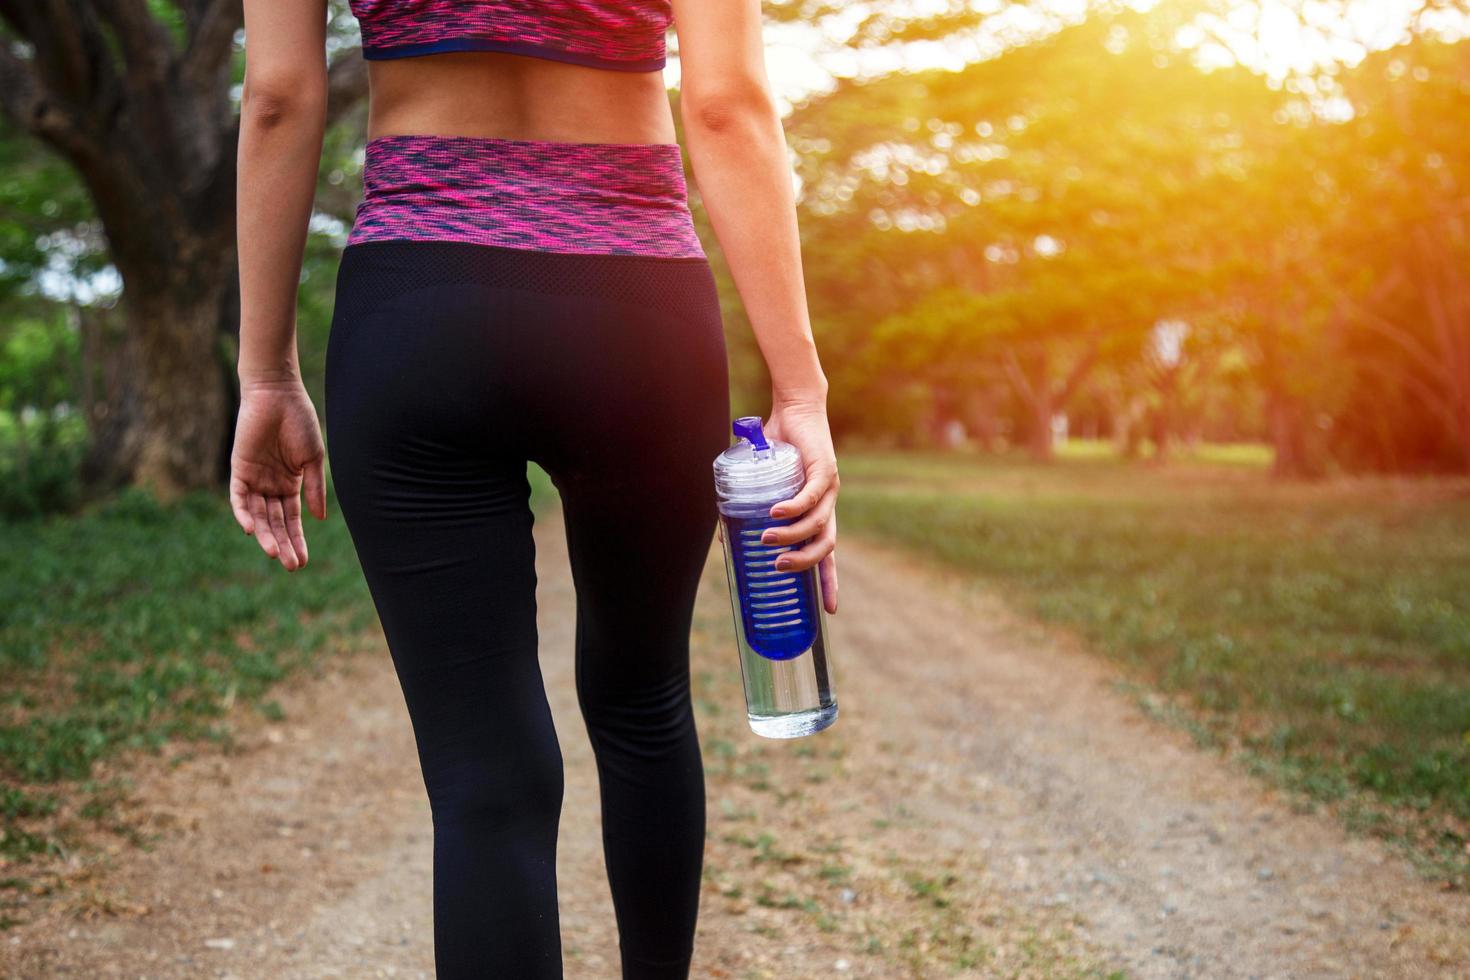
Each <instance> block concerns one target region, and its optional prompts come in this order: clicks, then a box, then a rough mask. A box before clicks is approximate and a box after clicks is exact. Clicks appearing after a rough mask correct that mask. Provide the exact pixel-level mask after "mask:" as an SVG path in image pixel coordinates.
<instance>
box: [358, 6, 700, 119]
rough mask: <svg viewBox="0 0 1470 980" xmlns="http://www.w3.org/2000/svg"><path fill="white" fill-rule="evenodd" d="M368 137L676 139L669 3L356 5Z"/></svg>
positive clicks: (670, 9) (670, 10) (671, 15)
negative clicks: (669, 74)
mask: <svg viewBox="0 0 1470 980" xmlns="http://www.w3.org/2000/svg"><path fill="white" fill-rule="evenodd" d="M351 6H352V11H353V14H354V15H355V16H356V17H357V19H358V24H359V26H360V28H361V31H362V50H363V55H364V56H365V57H366V58H367V59H368V63H369V66H370V67H369V71H370V76H369V77H370V82H371V86H372V99H371V115H370V117H369V123H368V136H369V137H373V136H379V135H388V134H424V135H457V136H493V137H500V138H503V139H521V140H547V141H561V142H589V143H590V142H596V143H666V142H672V140H673V138H674V127H673V120H672V117H671V115H670V112H669V106H668V98H667V95H666V93H665V90H664V84H663V73H662V71H661V69H662V68H663V66H664V62H665V57H666V50H665V35H666V33H667V31H668V29H669V26H670V24H671V22H672V17H673V12H672V8H671V6H670V4H669V2H668V0H538V2H536V3H531V4H528V3H526V2H524V0H458V2H455V3H449V2H446V0H406V2H405V0H352V4H351Z"/></svg>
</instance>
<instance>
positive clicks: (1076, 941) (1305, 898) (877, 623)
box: [0, 511, 1470, 980]
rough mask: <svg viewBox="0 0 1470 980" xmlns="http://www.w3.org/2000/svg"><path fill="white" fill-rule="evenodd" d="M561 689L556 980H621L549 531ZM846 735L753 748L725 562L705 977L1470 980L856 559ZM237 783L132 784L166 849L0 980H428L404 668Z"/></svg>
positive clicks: (1083, 663)
mask: <svg viewBox="0 0 1470 980" xmlns="http://www.w3.org/2000/svg"><path fill="white" fill-rule="evenodd" d="M537 540H538V548H539V554H538V559H537V561H538V572H539V576H540V592H539V607H540V624H541V637H542V666H543V671H544V673H545V676H546V680H547V686H548V692H549V695H550V697H551V701H552V708H553V712H554V715H555V718H556V722H557V728H558V732H559V735H560V739H561V744H562V752H563V755H564V757H565V760H566V766H567V781H566V799H565V804H564V809H563V816H562V829H561V843H560V847H559V852H558V880H559V888H560V895H561V912H562V935H563V952H564V959H565V962H566V967H567V975H568V977H587V978H598V977H615V976H616V975H617V970H616V962H617V955H616V935H615V931H614V928H613V916H612V906H611V901H610V898H609V895H608V889H607V882H606V878H605V876H604V870H603V865H602V855H601V846H600V836H599V831H598V814H597V788H596V777H595V769H594V767H593V764H592V757H591V751H590V749H589V747H588V744H587V740H586V735H585V731H584V729H583V727H582V724H581V719H580V716H579V715H578V712H577V707H576V699H575V693H574V691H573V687H572V661H571V649H572V637H573V629H574V622H573V615H572V608H573V605H572V602H573V594H572V586H571V579H570V575H569V573H568V571H567V568H566V553H565V542H564V539H563V538H562V535H561V525H560V520H559V517H558V515H557V514H556V513H555V512H554V511H553V512H552V513H550V514H548V515H546V516H545V517H542V518H540V519H539V520H538V526H537ZM840 564H841V570H842V581H843V599H842V602H843V610H842V612H841V614H839V615H838V616H836V617H834V618H833V619H832V621H831V626H832V636H833V643H834V649H835V651H836V654H835V655H836V658H837V659H836V684H837V689H838V694H839V701H840V703H841V709H842V715H841V718H840V719H839V721H838V723H837V725H836V726H835V727H834V728H833V729H831V730H830V731H829V732H826V733H823V734H822V735H820V736H817V737H816V738H813V739H808V740H802V742H798V743H775V742H767V741H765V740H762V739H758V738H757V737H756V736H754V735H751V734H750V733H749V732H748V730H747V729H746V728H745V726H744V720H743V716H742V713H741V705H740V701H739V698H740V691H739V686H738V685H739V680H738V676H739V675H738V668H737V667H736V664H735V662H734V661H735V657H734V651H733V648H732V645H731V641H730V637H729V628H730V627H729V620H728V617H729V613H728V608H727V599H726V596H725V590H724V583H723V572H722V570H721V568H720V565H719V550H718V546H717V545H716V546H715V547H714V548H713V549H712V551H711V556H710V562H709V565H708V566H707V569H706V577H705V581H704V583H703V587H702V590H701V597H700V601H699V608H698V609H697V611H696V623H695V659H694V669H695V674H696V681H695V687H696V696H697V697H698V699H699V700H698V711H699V718H700V728H701V737H702V740H703V743H704V746H705V755H706V763H707V769H708V774H709V777H708V778H709V797H710V804H711V805H710V815H711V821H710V835H709V841H708V848H707V852H706V888H705V893H704V896H703V898H702V906H701V922H700V932H699V938H698V951H697V954H696V959H695V966H694V971H693V972H694V975H695V976H697V977H781V978H786V977H796V978H802V977H814V976H864V977H929V976H934V977H942V976H954V975H962V976H1104V975H1106V974H1108V973H1109V972H1111V971H1121V972H1123V973H1125V974H1126V975H1127V976H1130V977H1212V978H1213V977H1319V976H1320V977H1441V976H1443V977H1450V976H1466V975H1470V901H1467V899H1466V897H1465V896H1462V895H1454V894H1446V893H1442V892H1439V891H1436V890H1435V889H1434V888H1433V887H1432V886H1431V885H1429V884H1426V883H1425V882H1423V881H1422V880H1420V879H1417V878H1415V877H1414V875H1413V874H1412V872H1411V871H1410V870H1409V869H1408V867H1407V866H1406V865H1405V864H1404V862H1403V861H1402V860H1401V859H1399V858H1398V857H1396V856H1394V855H1393V854H1391V853H1390V852H1389V851H1388V850H1386V849H1385V848H1384V847H1383V846H1381V845H1379V844H1377V843H1376V842H1373V841H1369V840H1362V839H1352V838H1349V837H1347V836H1346V835H1345V834H1344V833H1343V832H1342V831H1341V830H1340V829H1339V828H1338V827H1337V826H1336V825H1335V824H1333V823H1332V822H1330V821H1329V820H1327V819H1325V818H1323V817H1320V816H1317V815H1312V814H1303V813H1299V812H1295V811H1294V810H1293V809H1292V808H1291V806H1290V805H1289V801H1286V800H1283V799H1282V798H1280V797H1279V796H1278V795H1277V794H1275V793H1274V792H1272V791H1271V790H1270V789H1268V788H1266V787H1265V786H1263V784H1261V783H1259V782H1256V781H1253V780H1251V779H1250V778H1248V777H1246V776H1245V775H1243V774H1241V773H1239V772H1238V771H1236V770H1234V769H1232V768H1231V767H1229V766H1227V765H1225V764H1223V763H1221V762H1220V761H1219V760H1218V759H1216V758H1214V757H1212V756H1209V755H1207V754H1203V753H1201V752H1199V751H1198V750H1197V749H1195V748H1194V747H1193V746H1192V745H1191V744H1190V743H1189V741H1188V739H1187V738H1186V737H1185V736H1184V735H1183V734H1182V733H1180V732H1178V731H1175V730H1171V729H1169V728H1166V727H1164V726H1162V725H1160V724H1158V723H1156V722H1154V721H1152V720H1150V719H1149V718H1147V717H1146V716H1145V715H1144V714H1143V713H1142V712H1141V710H1140V709H1139V708H1138V707H1137V706H1136V705H1135V704H1134V703H1133V702H1132V701H1131V700H1129V699H1128V698H1127V697H1125V696H1123V695H1122V694H1120V693H1118V691H1117V685H1116V683H1115V681H1116V675H1115V674H1114V673H1113V672H1112V671H1111V669H1110V668H1109V667H1108V666H1107V665H1106V664H1104V663H1102V662H1101V661H1099V660H1098V659H1096V658H1093V657H1090V656H1088V655H1087V654H1085V653H1084V652H1082V651H1080V650H1078V649H1076V647H1075V646H1074V645H1073V644H1071V642H1070V641H1069V640H1068V639H1067V638H1066V637H1064V636H1060V635H1058V634H1057V633H1055V632H1054V631H1048V630H1043V629H1041V628H1039V627H1037V626H1035V625H1034V624H1032V623H1030V622H1028V621H1027V620H1025V619H1023V618H1021V617H1018V616H1016V615H1015V614H1013V613H1011V612H1010V611H1008V610H1007V609H1006V607H1005V606H1004V605H1003V604H1002V603H1001V602H999V601H998V600H997V599H995V598H994V597H993V596H991V595H989V594H988V593H986V592H984V591H983V590H980V589H978V588H975V587H973V586H970V585H967V584H965V583H962V582H960V581H958V580H955V579H953V578H951V577H950V576H947V575H946V574H945V573H943V572H941V571H938V570H936V569H933V568H931V567H929V566H926V565H924V564H922V563H919V562H916V561H914V560H912V559H910V558H907V557H904V556H902V555H900V554H899V553H898V552H896V551H893V550H890V549H888V548H885V547H881V546H878V545H875V544H871V543H866V542H861V541H856V540H844V544H843V548H842V553H841V557H840ZM279 700H280V701H281V703H282V705H283V707H284V709H285V720H284V721H281V722H276V723H270V722H266V721H264V720H261V719H258V718H250V717H243V716H242V719H241V721H240V729H239V731H240V739H239V744H240V751H238V752H236V753H234V754H231V755H228V756H226V755H221V754H219V753H217V752H215V753H213V754H211V753H208V752H205V753H201V754H200V755H199V756H198V757H197V758H195V759H193V760H192V761H189V762H186V763H184V764H182V765H179V766H176V767H173V768H172V769H171V770H169V771H155V770H160V769H162V767H153V768H152V769H149V768H147V767H142V768H140V771H139V773H138V775H137V777H136V779H137V783H138V790H137V794H136V796H137V803H136V804H134V806H135V808H136V809H137V810H138V812H139V813H141V814H143V816H144V817H146V821H147V824H148V826H150V827H154V828H161V829H162V835H161V839H159V840H158V842H157V843H156V845H155V846H153V847H151V848H149V849H146V850H145V849H138V848H128V847H123V848H118V849H116V853H112V854H107V855H103V856H101V857H100V858H98V859H96V860H95V861H93V862H92V863H91V864H89V865H88V866H87V869H86V871H85V873H82V874H79V875H77V876H76V880H75V881H74V883H73V884H72V885H71V886H70V887H69V888H67V889H66V890H65V891H63V892H62V893H60V894H59V895H58V896H57V897H55V898H54V899H52V900H49V901H48V902H47V903H43V904H44V907H43V908H40V909H39V910H38V911H37V913H36V914H35V915H34V916H33V917H32V918H31V920H30V921H29V922H27V923H25V924H23V925H20V926H17V927H15V928H13V929H11V930H9V931H8V932H0V976H5V977H11V976H13V977H17V978H22V977H24V978H33V977H34V978H43V977H44V978H51V977H112V976H117V977H130V978H132V977H158V978H165V977H166V978H173V977H180V978H182V977H190V978H193V977H236V978H242V980H243V978H251V980H254V978H272V980H276V978H317V977H352V978H356V977H379V976H389V977H428V976H431V975H432V968H433V955H432V945H431V931H432V930H431V917H430V898H429V896H430V884H431V883H430V867H429V861H430V854H431V844H432V838H431V831H430V826H429V811H428V804H427V801H426V799H425V798H424V794H423V783H422V780H421V778H420V776H419V772H418V765H417V758H416V755H415V753H414V747H413V740H412V735H411V733H410V730H409V727H408V719H407V714H406V712H405V711H404V708H403V702H402V697H401V694H400V692H399V690H398V686H397V682H396V679H395V678H394V676H393V673H392V668H391V664H390V663H389V661H388V658H387V654H386V651H385V650H383V649H382V648H381V645H379V647H378V649H376V650H374V651H370V652H368V653H364V654H358V655H354V656H348V657H341V658H336V659H334V660H332V661H331V662H330V663H329V665H328V667H327V668H326V669H325V671H324V672H323V673H322V674H321V675H320V676H317V677H312V678H300V679H297V680H294V681H291V682H288V683H287V684H286V685H284V686H283V688H282V691H281V694H280V697H279Z"/></svg>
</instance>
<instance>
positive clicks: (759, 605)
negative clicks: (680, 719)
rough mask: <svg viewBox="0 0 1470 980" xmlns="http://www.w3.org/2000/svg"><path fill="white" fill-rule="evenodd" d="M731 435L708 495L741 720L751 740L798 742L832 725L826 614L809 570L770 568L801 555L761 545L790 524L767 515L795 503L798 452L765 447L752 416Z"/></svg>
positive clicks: (772, 443) (773, 444) (802, 478)
mask: <svg viewBox="0 0 1470 980" xmlns="http://www.w3.org/2000/svg"><path fill="white" fill-rule="evenodd" d="M734 430H735V435H736V436H737V437H738V441H737V442H736V443H735V445H733V446H731V447H730V448H729V449H727V450H725V451H724V452H723V453H720V455H718V456H716V457H715V490H716V493H717V494H718V496H719V507H720V531H721V533H720V541H721V544H722V545H723V546H724V552H725V575H726V578H727V580H728V581H729V584H730V603H731V607H732V608H733V610H734V613H735V637H736V642H737V643H738V645H739V648H740V673H741V676H742V677H743V678H744V681H745V707H746V714H747V715H748V717H749V719H750V727H751V730H752V731H754V732H755V733H756V734H757V735H764V736H766V737H767V738H798V737H800V736H802V735H811V734H813V733H815V732H819V731H821V730H822V729H824V728H826V727H828V726H829V725H831V724H832V723H833V722H834V721H836V720H837V696H836V694H835V693H834V688H833V684H832V663H831V661H830V659H829V656H830V647H829V646H828V643H827V614H826V611H825V610H824V609H823V608H822V595H821V587H820V584H819V581H818V576H817V569H816V568H815V567H813V568H809V569H806V570H805V571H800V572H788V571H782V570H778V569H777V568H776V556H777V555H779V554H781V553H782V552H784V551H791V550H794V549H795V548H797V547H799V546H800V545H765V544H762V543H761V532H763V531H764V530H765V529H766V528H768V527H779V526H781V525H783V524H790V523H792V519H791V518H780V519H778V518H773V517H771V516H770V513H771V506H772V505H773V504H776V503H778V502H779V501H782V500H789V499H791V498H792V497H794V496H796V494H797V493H798V492H799V491H800V490H801V488H802V486H803V485H804V484H805V483H806V471H805V468H804V467H803V466H802V460H801V454H800V452H799V451H798V450H797V448H796V447H795V446H793V445H791V444H790V443H787V442H782V441H780V440H779V439H772V440H767V439H766V437H765V434H764V433H763V432H762V430H761V420H760V418H759V417H758V416H746V417H744V418H739V419H736V420H735V423H734Z"/></svg>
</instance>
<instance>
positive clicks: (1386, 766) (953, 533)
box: [841, 448, 1470, 886]
mask: <svg viewBox="0 0 1470 980" xmlns="http://www.w3.org/2000/svg"><path fill="white" fill-rule="evenodd" d="M1195 458H1196V459H1198V460H1203V461H1202V462H1187V463H1181V464H1179V465H1175V466H1170V467H1155V466H1149V465H1146V464H1143V465H1133V466H1129V465H1124V464H1122V463H1119V462H1117V461H1116V460H1113V459H1110V458H1108V457H1107V455H1106V454H1103V453H1093V452H1083V453H1080V454H1078V455H1074V456H1072V457H1070V458H1068V457H1063V458H1062V459H1061V460H1059V461H1058V462H1056V463H1053V464H1050V465H1036V464H1032V463H1028V462H1022V461H1019V460H1014V459H1009V458H1008V459H999V460H998V459H995V458H983V457H976V456H971V455H932V454H931V455H896V454H845V455H844V456H843V458H842V473H843V493H842V504H841V510H842V518H843V529H844V530H845V531H858V532H865V533H870V534H875V535H878V536H880V537H882V538H885V539H888V540H891V541H894V542H897V543H900V544H902V545H905V546H908V547H910V548H912V549H914V550H916V551H919V552H921V553H923V554H925V555H928V556H932V557H933V558H935V559H938V560H940V561H942V562H946V563H948V564H950V565H952V566H954V567H957V568H960V569H963V570H965V571H967V572H970V573H973V574H974V575H976V576H977V577H979V578H980V579H981V580H983V581H984V582H986V583H988V584H990V585H992V586H994V587H997V588H999V589H1000V590H1001V591H1002V592H1003V593H1004V594H1006V595H1008V596H1009V597H1010V598H1011V599H1012V600H1013V601H1015V602H1016V603H1018V604H1019V605H1020V606H1021V607H1022V608H1024V609H1026V610H1027V611H1029V612H1030V613H1032V614H1034V615H1036V616H1038V617H1040V618H1041V619H1044V620H1046V621H1050V622H1053V623H1057V624H1061V625H1064V626H1066V627H1070V628H1072V629H1075V630H1076V631H1077V632H1079V633H1080V634H1081V635H1082V636H1083V637H1084V638H1085V640H1086V641H1088V643H1089V644H1090V645H1091V646H1092V647H1093V648H1094V649H1096V650H1097V651H1099V652H1101V653H1103V654H1106V655H1107V656H1110V657H1112V658H1115V659H1116V660H1118V661H1120V662H1121V663H1122V664H1124V665H1125V667H1126V668H1127V672H1128V673H1129V674H1130V675H1132V676H1133V678H1134V679H1135V680H1136V681H1141V682H1143V683H1145V684H1146V685H1148V686H1149V687H1151V688H1153V689H1155V690H1159V691H1162V692H1165V693H1166V694H1169V695H1174V696H1175V697H1174V698H1173V699H1171V701H1170V703H1171V704H1176V705H1178V706H1179V707H1180V708H1182V710H1181V711H1178V712H1167V711H1166V712H1164V713H1165V714H1166V715H1168V714H1176V715H1178V716H1179V717H1178V718H1177V719H1176V720H1181V721H1182V722H1183V723H1184V724H1186V725H1187V726H1188V727H1189V728H1190V729H1191V730H1192V731H1194V732H1195V734H1196V738H1197V739H1199V740H1200V741H1201V742H1204V743H1207V744H1216V745H1222V746H1226V747H1229V748H1231V749H1233V750H1235V751H1237V752H1238V753H1239V755H1240V756H1241V757H1242V758H1244V759H1245V760H1246V761H1247V762H1248V763H1249V764H1250V765H1251V766H1252V768H1254V769H1255V770H1257V771H1258V772H1260V773H1262V774H1264V775H1267V776H1269V777H1271V778H1274V779H1276V780H1278V781H1279V782H1281V783H1283V784H1285V785H1288V786H1290V787H1292V788H1294V789H1298V790H1301V791H1303V792H1305V793H1307V794H1309V795H1310V796H1311V797H1313V798H1315V799H1319V800H1325V801H1329V802H1331V803H1333V804H1334V805H1335V806H1336V807H1337V808H1338V809H1339V811H1340V812H1341V813H1342V814H1343V816H1344V817H1345V819H1347V820H1348V822H1349V823H1350V824H1352V825H1353V826H1356V827H1360V828H1363V829H1368V830H1372V831H1375V832H1378V833H1382V834H1384V835H1385V836H1389V837H1393V838H1396V839H1400V840H1407V841H1409V842H1411V843H1412V845H1413V848H1412V850H1413V853H1415V855H1416V856H1418V857H1420V858H1422V859H1424V860H1425V861H1426V862H1427V863H1428V865H1429V866H1430V867H1432V868H1433V869H1434V871H1435V872H1436V873H1442V874H1447V875H1449V876H1450V877H1451V879H1452V880H1454V881H1456V882H1457V883H1458V884H1460V885H1462V886H1463V885H1465V884H1466V883H1467V881H1470V852H1467V837H1470V834H1467V827H1470V482H1466V481H1447V480H1420V481H1410V480H1392V479H1371V480H1352V481H1347V480H1343V481H1335V482H1331V483H1325V484H1282V483H1276V482H1273V481H1271V480H1270V479H1269V478H1268V477H1267V476H1266V475H1265V473H1264V471H1263V469H1262V462H1263V458H1262V457H1261V456H1260V455H1259V454H1252V453H1251V452H1249V451H1243V450H1240V449H1238V448H1233V449H1229V450H1227V451H1225V452H1223V453H1220V452H1217V453H1201V454H1199V455H1198V456H1196V457H1195Z"/></svg>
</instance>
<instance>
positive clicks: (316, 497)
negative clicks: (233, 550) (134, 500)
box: [230, 0, 327, 570]
mask: <svg viewBox="0 0 1470 980" xmlns="http://www.w3.org/2000/svg"><path fill="white" fill-rule="evenodd" d="M326 20H327V11H326V2H325V0H245V38H246V56H245V87H244V96H243V99H242V101H241V105H240V147H239V158H238V169H239V173H238V178H237V186H236V195H237V199H236V224H237V235H238V252H239V264H240V359H239V363H238V365H237V370H238V373H239V376H240V417H239V419H238V420H237V423H236V427H235V449H234V453H233V456H232V459H231V470H232V473H231V480H230V502H231V504H232V506H233V507H234V511H235V519H236V520H237V521H239V523H240V526H241V527H242V528H243V529H244V530H245V533H247V534H254V535H255V537H256V540H257V541H258V542H259V544H260V546H261V548H263V549H264V550H265V552H266V554H268V555H270V556H271V557H272V558H277V559H279V560H280V562H281V564H282V565H284V566H285V567H286V568H287V569H288V570H294V569H296V568H299V567H300V566H301V565H303V564H305V562H306V540H305V537H304V536H303V533H302V529H301V501H300V493H301V488H302V484H303V481H304V483H305V487H306V498H307V506H308V507H309V508H310V509H311V512H312V513H313V514H315V515H316V516H317V517H318V518H319V519H320V518H325V517H326V509H327V504H326V484H325V480H324V478H323V473H322V464H323V459H324V455H325V454H324V452H323V448H322V440H321V432H320V428H319V426H318V423H317V417H316V409H315V408H314V407H313V406H312V404H311V400H310V399H309V398H308V397H307V396H306V389H305V387H304V386H303V385H302V383H301V373H300V367H299V365H298V362H297V355H296V290H297V285H298V283H299V281H300V278H301V259H302V253H303V250H304V249H305V245H306V232H307V222H308V220H309V219H310V217H311V205H312V198H313V196H314V194H315V192H316V176H317V167H318V166H319V164H320V162H321V148H322V132H323V129H324V127H325V123H326V107H327V66H326Z"/></svg>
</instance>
